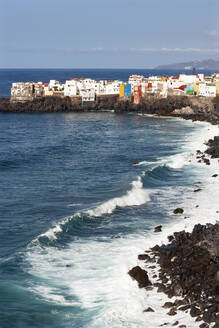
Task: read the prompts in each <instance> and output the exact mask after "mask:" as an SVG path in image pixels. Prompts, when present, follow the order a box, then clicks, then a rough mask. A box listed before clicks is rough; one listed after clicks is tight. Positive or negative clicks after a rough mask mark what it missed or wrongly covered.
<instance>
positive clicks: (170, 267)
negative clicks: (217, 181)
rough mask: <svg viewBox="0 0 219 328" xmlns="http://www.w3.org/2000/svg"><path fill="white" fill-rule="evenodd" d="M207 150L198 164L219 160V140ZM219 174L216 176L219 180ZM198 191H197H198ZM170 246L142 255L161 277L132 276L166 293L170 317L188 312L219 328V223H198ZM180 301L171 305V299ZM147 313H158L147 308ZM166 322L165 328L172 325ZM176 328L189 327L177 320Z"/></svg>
mask: <svg viewBox="0 0 219 328" xmlns="http://www.w3.org/2000/svg"><path fill="white" fill-rule="evenodd" d="M207 146H208V148H207V150H206V151H205V153H202V152H201V151H200V150H197V152H196V159H197V160H198V162H203V163H205V164H206V165H210V159H209V158H207V157H206V154H207V155H210V157H211V158H219V137H214V139H210V140H209V141H208V142H207ZM217 176H218V174H217V173H215V174H213V175H212V178H217ZM200 190H201V189H200V188H198V189H196V190H194V192H198V191H200ZM183 212H184V211H183V209H182V208H177V209H175V210H174V214H176V215H177V214H178V215H179V214H183ZM161 230H162V226H157V227H155V229H154V233H159V232H160V231H161ZM168 240H169V243H168V244H166V245H164V244H163V245H161V246H159V245H156V246H154V247H152V248H151V249H149V250H147V251H145V253H144V254H139V255H138V260H140V261H144V267H146V268H147V269H148V270H151V269H152V268H153V269H154V268H155V267H157V268H158V274H153V276H152V278H151V279H149V275H148V272H149V271H146V270H144V269H142V268H141V267H140V266H136V267H134V268H132V269H131V270H130V271H129V272H128V273H129V275H130V276H131V277H132V279H134V280H136V281H137V282H138V286H139V288H145V289H146V290H147V291H150V290H152V289H154V288H157V292H158V293H159V292H161V293H165V294H166V295H167V296H168V298H170V301H169V302H165V303H164V304H163V308H164V309H166V311H167V315H169V316H171V317H173V318H174V316H175V315H176V314H177V313H178V312H183V311H184V312H186V313H189V314H190V315H191V317H193V318H195V321H197V324H198V322H200V321H202V323H200V325H199V327H200V328H208V327H213V328H218V327H219V223H216V224H210V223H209V224H206V225H201V224H197V225H195V226H194V228H193V231H192V232H191V233H189V232H185V231H180V232H175V233H174V234H173V235H170V236H168ZM173 297H174V298H176V299H175V300H174V301H172V302H171V298H173ZM145 312H154V309H152V308H150V307H149V308H147V309H145ZM170 325H171V324H170V323H169V322H165V323H164V324H162V325H161V326H170ZM172 326H178V327H181V328H182V327H184V328H185V327H187V328H189V326H186V325H184V324H180V323H179V321H177V320H176V321H175V322H174V323H173V324H172Z"/></svg>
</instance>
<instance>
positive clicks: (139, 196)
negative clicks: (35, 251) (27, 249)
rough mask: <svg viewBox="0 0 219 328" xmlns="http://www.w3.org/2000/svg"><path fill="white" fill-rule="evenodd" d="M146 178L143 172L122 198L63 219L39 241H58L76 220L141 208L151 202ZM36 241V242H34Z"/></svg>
mask: <svg viewBox="0 0 219 328" xmlns="http://www.w3.org/2000/svg"><path fill="white" fill-rule="evenodd" d="M144 176H145V173H144V172H143V173H142V175H141V176H139V177H137V179H136V180H134V181H132V182H131V186H132V188H131V189H130V190H129V191H128V192H127V193H126V194H125V195H124V196H121V197H115V198H112V199H110V200H108V201H106V202H104V203H103V204H101V205H99V206H97V207H95V208H93V209H89V210H87V211H84V212H78V213H76V214H75V215H73V216H70V217H68V218H65V219H63V220H62V221H61V222H59V223H57V224H56V225H55V226H54V227H53V228H51V229H49V230H48V231H47V232H45V233H43V234H41V235H40V236H39V237H38V238H37V239H39V238H42V237H47V238H49V239H50V240H55V239H57V235H58V234H59V233H61V232H62V231H63V228H64V226H65V225H66V224H67V223H68V222H69V221H71V220H74V219H76V218H82V217H84V216H85V215H86V216H88V217H89V218H92V217H101V216H102V215H104V214H112V213H113V211H114V210H115V209H116V208H119V207H120V208H122V207H128V206H140V205H143V204H145V203H147V202H149V201H150V191H149V190H148V189H144V188H143V181H142V178H143V177H144ZM34 241H36V240H34Z"/></svg>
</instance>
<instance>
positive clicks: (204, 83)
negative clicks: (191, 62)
mask: <svg viewBox="0 0 219 328" xmlns="http://www.w3.org/2000/svg"><path fill="white" fill-rule="evenodd" d="M111 95H112V96H113V95H114V96H115V95H117V96H118V97H119V98H121V100H122V99H128V98H130V97H132V98H133V102H134V103H135V104H140V103H141V100H142V98H143V97H147V96H150V95H154V96H156V97H158V98H167V96H182V95H187V96H198V97H212V98H213V97H216V95H219V73H214V74H212V75H210V76H205V75H204V74H190V75H189V74H180V75H179V76H150V77H144V76H142V75H131V76H130V77H129V79H128V81H127V82H124V81H120V80H115V81H107V80H100V81H96V80H94V79H90V78H72V79H70V80H67V81H66V82H65V83H60V82H59V81H56V80H50V81H49V83H43V82H16V83H13V84H12V88H11V98H10V100H11V101H12V102H25V101H30V100H33V99H35V98H39V97H50V96H57V97H62V98H63V97H71V98H81V100H82V102H94V101H95V99H96V97H98V96H111Z"/></svg>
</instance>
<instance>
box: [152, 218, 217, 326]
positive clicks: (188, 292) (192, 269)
mask: <svg viewBox="0 0 219 328" xmlns="http://www.w3.org/2000/svg"><path fill="white" fill-rule="evenodd" d="M218 247H219V224H215V225H212V224H206V225H201V224H197V225H195V227H194V229H193V231H192V233H189V232H185V231H181V232H175V233H174V239H172V240H171V242H170V243H169V244H168V245H161V246H160V247H159V246H158V247H157V246H156V248H155V249H156V257H157V263H158V265H160V270H159V278H160V279H161V281H162V283H156V284H154V286H157V287H158V289H159V291H162V292H164V293H166V294H167V295H168V297H170V298H171V297H173V296H177V295H180V296H183V297H184V299H183V300H179V301H175V302H174V306H175V310H176V309H177V308H178V310H181V311H186V312H188V311H189V312H190V315H191V316H192V317H197V318H199V319H200V318H201V319H202V320H204V321H205V322H206V323H213V322H216V319H217V318H216V315H217V303H216V298H217V295H218V287H217V272H218V265H219V263H218ZM166 278H167V279H166ZM218 281H219V275H218ZM171 303H172V302H170V304H171ZM173 311H174V310H173Z"/></svg>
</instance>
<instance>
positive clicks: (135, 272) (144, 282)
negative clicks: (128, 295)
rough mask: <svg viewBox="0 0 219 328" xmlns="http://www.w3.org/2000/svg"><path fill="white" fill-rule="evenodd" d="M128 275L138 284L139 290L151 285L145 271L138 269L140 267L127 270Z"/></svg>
mask: <svg viewBox="0 0 219 328" xmlns="http://www.w3.org/2000/svg"><path fill="white" fill-rule="evenodd" d="M128 274H129V275H130V276H131V277H132V278H133V279H134V280H136V281H137V282H138V286H139V288H143V287H147V286H150V285H151V282H150V280H149V278H148V274H147V271H145V270H143V269H142V268H140V266H136V267H134V268H132V269H131V270H129V272H128Z"/></svg>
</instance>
